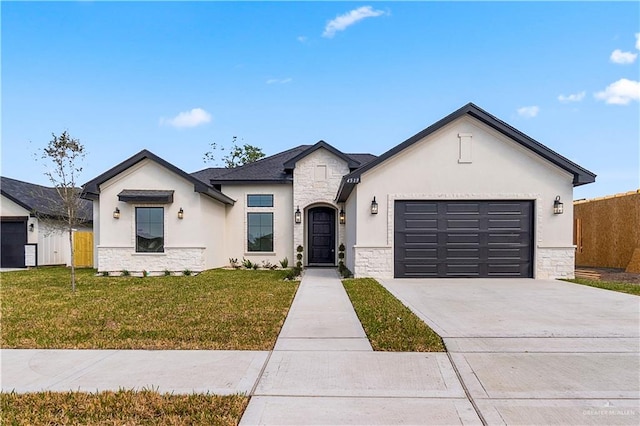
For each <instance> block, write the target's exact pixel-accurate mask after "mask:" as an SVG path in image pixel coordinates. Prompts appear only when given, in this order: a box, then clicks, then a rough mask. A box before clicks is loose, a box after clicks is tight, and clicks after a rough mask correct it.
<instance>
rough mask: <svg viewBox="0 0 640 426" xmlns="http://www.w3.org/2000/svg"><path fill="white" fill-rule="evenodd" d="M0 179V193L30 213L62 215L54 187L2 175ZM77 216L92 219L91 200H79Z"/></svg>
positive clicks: (60, 202)
mask: <svg viewBox="0 0 640 426" xmlns="http://www.w3.org/2000/svg"><path fill="white" fill-rule="evenodd" d="M1 179H2V180H1V185H0V189H1V191H2V195H4V196H6V197H7V198H9V199H10V200H12V201H13V202H15V203H17V204H19V205H20V206H22V207H24V208H25V209H26V210H29V212H30V213H38V214H42V215H47V216H56V217H60V216H61V215H62V214H61V210H62V209H61V206H62V201H61V199H60V196H59V195H58V191H57V190H56V189H55V188H52V187H48V186H42V185H36V184H34V183H29V182H23V181H21V180H17V179H11V178H8V177H4V176H2V178H1ZM78 191H81V189H80V188H78ZM58 203H59V204H58ZM62 216H63V215H62ZM78 218H79V219H81V220H82V221H92V220H93V206H92V204H91V201H88V200H83V199H81V200H80V211H79V212H78Z"/></svg>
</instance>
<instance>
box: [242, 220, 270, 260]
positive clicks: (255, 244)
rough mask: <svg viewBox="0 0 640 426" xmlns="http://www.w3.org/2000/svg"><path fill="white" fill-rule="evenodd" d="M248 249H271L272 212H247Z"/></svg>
mask: <svg viewBox="0 0 640 426" xmlns="http://www.w3.org/2000/svg"><path fill="white" fill-rule="evenodd" d="M247 249H248V251H273V213H247Z"/></svg>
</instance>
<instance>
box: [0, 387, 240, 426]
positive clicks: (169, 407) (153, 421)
mask: <svg viewBox="0 0 640 426" xmlns="http://www.w3.org/2000/svg"><path fill="white" fill-rule="evenodd" d="M0 397H1V399H2V402H1V407H2V424H3V425H47V424H50V425H60V424H64V425H67V424H74V425H87V424H91V425H138V424H145V425H186V424H193V425H195V424H197V425H237V424H238V423H239V421H240V417H241V416H242V413H243V412H244V410H245V408H246V406H247V403H248V401H249V398H247V397H244V396H240V395H231V396H215V395H201V394H193V395H173V394H159V393H157V392H154V391H149V390H143V391H140V392H134V391H128V390H120V391H118V392H99V393H84V392H38V393H27V394H16V393H2V394H0Z"/></svg>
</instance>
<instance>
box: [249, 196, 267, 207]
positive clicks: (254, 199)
mask: <svg viewBox="0 0 640 426" xmlns="http://www.w3.org/2000/svg"><path fill="white" fill-rule="evenodd" d="M247 207H273V194H250V195H247Z"/></svg>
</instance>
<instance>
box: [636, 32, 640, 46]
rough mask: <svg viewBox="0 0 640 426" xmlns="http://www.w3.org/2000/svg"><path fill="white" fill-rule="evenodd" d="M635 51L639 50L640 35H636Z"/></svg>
mask: <svg viewBox="0 0 640 426" xmlns="http://www.w3.org/2000/svg"><path fill="white" fill-rule="evenodd" d="M636 49H638V50H640V33H636Z"/></svg>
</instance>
